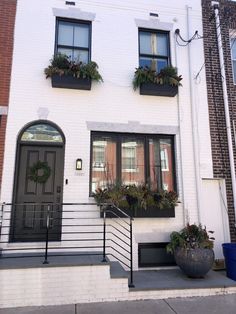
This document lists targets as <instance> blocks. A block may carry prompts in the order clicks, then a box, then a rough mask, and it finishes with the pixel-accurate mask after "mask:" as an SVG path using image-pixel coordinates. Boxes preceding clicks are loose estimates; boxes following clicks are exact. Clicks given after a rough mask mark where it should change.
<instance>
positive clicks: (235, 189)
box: [211, 1, 236, 227]
mask: <svg viewBox="0 0 236 314" xmlns="http://www.w3.org/2000/svg"><path fill="white" fill-rule="evenodd" d="M211 5H212V6H213V8H214V12H215V20H216V32H217V43H218V51H219V58H220V70H221V82H222V89H223V98H224V109H225V122H226V130H227V140H228V150H229V161H230V173H231V181H232V191H233V202H234V213H235V227H236V177H235V166H234V153H233V141H232V133H231V123H230V114H229V100H228V93H227V83H226V74H225V64H224V52H223V44H222V36H221V27H220V17H219V2H218V1H212V3H211Z"/></svg>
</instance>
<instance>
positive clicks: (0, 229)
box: [0, 202, 5, 257]
mask: <svg viewBox="0 0 236 314" xmlns="http://www.w3.org/2000/svg"><path fill="white" fill-rule="evenodd" d="M4 205H5V203H4V202H3V203H2V204H1V210H0V241H2V224H3V217H4V215H3V213H4ZM1 255H2V247H0V257H1Z"/></svg>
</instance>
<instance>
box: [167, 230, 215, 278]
mask: <svg viewBox="0 0 236 314" xmlns="http://www.w3.org/2000/svg"><path fill="white" fill-rule="evenodd" d="M213 233H214V232H213V231H207V230H206V227H203V226H202V225H201V224H199V225H196V224H192V225H190V224H187V226H186V227H184V228H183V229H182V230H181V231H180V232H176V231H174V232H172V233H171V235H170V243H169V244H168V245H167V251H168V252H171V253H173V254H174V257H175V261H176V264H177V265H178V266H179V267H180V269H181V270H182V271H183V272H184V273H185V274H186V275H187V276H188V277H191V278H202V277H204V276H205V275H206V274H207V273H208V271H209V270H210V269H211V268H212V265H213V263H214V251H213V244H214V242H213V241H214V238H213V237H211V236H210V234H213Z"/></svg>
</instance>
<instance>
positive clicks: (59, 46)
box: [55, 19, 91, 63]
mask: <svg viewBox="0 0 236 314" xmlns="http://www.w3.org/2000/svg"><path fill="white" fill-rule="evenodd" d="M90 29H91V24H90V22H75V21H70V20H64V19H57V37H56V47H55V50H56V53H62V54H66V55H67V56H68V57H70V58H71V60H73V61H76V62H83V63H88V62H89V61H90V41H91V39H90V38H91V36H90Z"/></svg>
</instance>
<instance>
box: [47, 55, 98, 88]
mask: <svg viewBox="0 0 236 314" xmlns="http://www.w3.org/2000/svg"><path fill="white" fill-rule="evenodd" d="M44 73H45V75H46V78H48V77H52V76H53V75H59V76H72V77H75V78H82V79H91V80H94V81H97V82H103V79H102V76H101V75H100V73H99V72H98V65H97V63H96V62H94V61H90V62H88V63H82V62H76V61H72V60H71V59H70V57H68V56H67V55H65V54H61V53H58V54H56V55H55V56H54V57H53V58H52V59H51V60H50V65H49V66H48V67H47V68H45V69H44Z"/></svg>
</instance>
